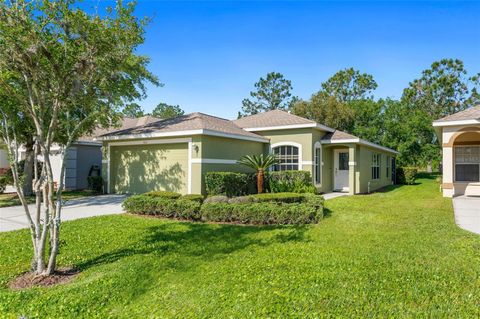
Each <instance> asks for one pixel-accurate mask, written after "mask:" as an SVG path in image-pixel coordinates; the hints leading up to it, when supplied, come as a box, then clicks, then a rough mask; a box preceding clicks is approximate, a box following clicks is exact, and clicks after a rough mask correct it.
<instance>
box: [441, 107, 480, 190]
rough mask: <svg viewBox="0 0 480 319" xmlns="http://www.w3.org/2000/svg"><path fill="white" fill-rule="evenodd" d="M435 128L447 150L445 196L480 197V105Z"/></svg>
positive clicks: (459, 113)
mask: <svg viewBox="0 0 480 319" xmlns="http://www.w3.org/2000/svg"><path fill="white" fill-rule="evenodd" d="M433 126H434V127H435V130H436V132H437V136H438V139H439V141H440V144H441V145H442V149H443V161H442V167H443V168H442V169H443V181H442V190H443V196H445V197H453V196H459V195H473V196H480V105H478V106H475V107H472V108H470V109H468V110H465V111H462V112H458V113H456V114H453V115H450V116H447V117H444V118H442V119H439V120H437V121H435V122H433Z"/></svg>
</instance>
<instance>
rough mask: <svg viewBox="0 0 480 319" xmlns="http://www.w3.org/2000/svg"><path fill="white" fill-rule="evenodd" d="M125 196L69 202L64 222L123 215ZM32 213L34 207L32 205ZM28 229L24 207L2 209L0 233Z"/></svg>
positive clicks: (83, 198)
mask: <svg viewBox="0 0 480 319" xmlns="http://www.w3.org/2000/svg"><path fill="white" fill-rule="evenodd" d="M124 199H125V196H124V195H102V196H92V197H82V198H78V199H72V200H69V201H67V202H66V203H65V204H64V206H63V209H62V221H66V220H74V219H80V218H86V217H93V216H101V215H112V214H121V213H123V209H122V202H123V200H124ZM30 207H31V209H32V211H33V209H34V207H35V206H34V205H30ZM21 228H28V222H27V218H26V217H25V211H24V210H23V207H22V206H12V207H4V208H0V232H6V231H10V230H16V229H21Z"/></svg>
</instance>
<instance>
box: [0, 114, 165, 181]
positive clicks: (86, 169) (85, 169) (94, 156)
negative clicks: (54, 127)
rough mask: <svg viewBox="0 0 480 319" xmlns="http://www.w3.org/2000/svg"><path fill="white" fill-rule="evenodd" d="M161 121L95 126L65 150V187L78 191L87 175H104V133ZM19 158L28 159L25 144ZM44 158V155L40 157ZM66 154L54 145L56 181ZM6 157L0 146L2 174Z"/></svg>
mask: <svg viewBox="0 0 480 319" xmlns="http://www.w3.org/2000/svg"><path fill="white" fill-rule="evenodd" d="M158 120H160V119H159V118H157V117H153V116H143V117H140V118H129V117H124V118H123V119H122V121H121V123H120V126H119V127H112V128H109V129H100V128H99V129H96V130H95V131H94V132H93V133H92V134H91V135H87V136H83V137H81V138H80V139H79V140H78V141H76V142H75V143H73V144H72V146H71V147H70V148H69V149H68V150H67V152H66V157H67V159H66V163H65V165H66V168H65V189H67V190H78V189H86V188H87V187H88V182H87V178H88V176H96V175H101V168H102V143H101V142H99V141H96V140H95V139H96V138H97V137H98V136H100V135H103V134H107V133H109V132H114V131H116V130H125V129H128V128H132V127H137V126H142V125H146V124H149V123H152V122H156V121H158ZM19 152H20V160H24V159H25V147H24V146H22V147H21V148H20V149H19ZM40 160H41V158H40ZM62 160H63V157H62V155H61V150H60V147H59V146H58V145H53V146H52V148H51V154H50V161H51V162H52V170H53V180H54V181H55V182H56V183H57V184H58V182H59V181H60V171H61V167H62ZM9 166H10V165H9V163H8V160H7V158H6V151H5V150H2V149H1V147H0V174H1V173H2V168H4V169H3V171H6V170H7V169H8V168H9Z"/></svg>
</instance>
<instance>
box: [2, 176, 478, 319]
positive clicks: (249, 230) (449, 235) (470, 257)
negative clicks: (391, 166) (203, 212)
mask: <svg viewBox="0 0 480 319" xmlns="http://www.w3.org/2000/svg"><path fill="white" fill-rule="evenodd" d="M327 207H328V209H329V217H327V218H325V219H324V220H323V221H322V222H321V223H320V224H319V225H315V226H305V227H294V226H288V227H245V226H232V225H208V224H200V223H182V222H175V221H166V220H159V219H154V218H145V217H140V216H126V215H125V216H106V217H98V218H90V219H84V220H79V221H74V222H69V223H65V224H64V225H63V246H62V251H61V255H60V258H59V262H60V264H61V265H72V264H73V265H76V266H78V267H79V268H80V269H81V270H82V273H81V275H80V276H79V277H78V278H76V279H75V281H74V282H72V283H70V284H66V285H64V286H57V287H55V288H36V289H31V290H27V291H9V290H8V289H7V288H6V285H7V283H8V281H9V280H11V279H12V278H14V277H15V276H16V275H18V274H20V273H21V272H23V271H26V270H27V269H28V265H29V258H30V242H29V237H28V234H27V232H26V231H15V232H11V233H3V234H0V314H1V316H5V317H7V318H9V317H11V318H18V317H19V315H25V316H27V317H28V318H90V317H92V318H166V317H177V318H186V317H196V318H197V317H201V318H253V317H284V318H287V317H288V318H295V317H302V318H305V317H309V318H313V317H349V318H351V317H434V318H437V317H451V318H455V317H456V318H458V317H478V316H480V280H479V275H480V237H479V236H477V235H474V234H470V233H468V232H466V231H463V230H461V229H459V228H457V227H456V226H455V223H454V220H453V212H452V205H451V201H450V200H449V199H444V198H442V197H441V195H440V192H439V190H438V184H436V183H435V181H434V180H433V179H422V180H420V184H419V185H415V186H403V187H400V188H391V189H389V190H388V191H386V192H383V193H377V194H374V195H364V196H355V197H343V198H338V199H335V200H332V201H329V202H327Z"/></svg>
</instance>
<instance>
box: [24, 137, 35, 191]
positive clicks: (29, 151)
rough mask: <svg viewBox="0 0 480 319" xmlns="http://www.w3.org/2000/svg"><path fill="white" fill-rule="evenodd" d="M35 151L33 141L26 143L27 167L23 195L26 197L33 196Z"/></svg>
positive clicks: (25, 168)
mask: <svg viewBox="0 0 480 319" xmlns="http://www.w3.org/2000/svg"><path fill="white" fill-rule="evenodd" d="M34 156H35V154H34V151H33V139H31V140H29V141H27V143H25V166H24V167H23V176H24V182H23V194H24V195H25V196H32V195H33V161H34Z"/></svg>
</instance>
